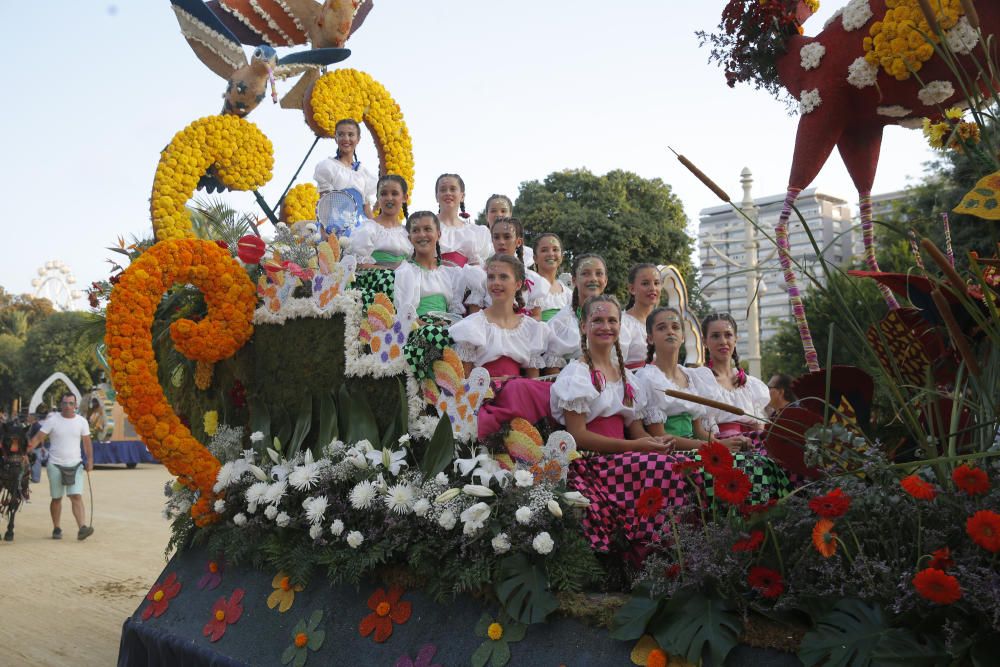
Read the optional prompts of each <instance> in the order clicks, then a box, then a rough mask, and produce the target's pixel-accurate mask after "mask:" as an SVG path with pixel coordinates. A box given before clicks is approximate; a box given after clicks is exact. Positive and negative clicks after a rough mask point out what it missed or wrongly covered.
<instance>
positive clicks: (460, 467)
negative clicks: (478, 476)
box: [454, 452, 490, 476]
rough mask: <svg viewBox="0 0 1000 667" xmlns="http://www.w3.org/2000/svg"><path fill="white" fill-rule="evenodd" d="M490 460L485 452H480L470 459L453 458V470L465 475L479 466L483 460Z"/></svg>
mask: <svg viewBox="0 0 1000 667" xmlns="http://www.w3.org/2000/svg"><path fill="white" fill-rule="evenodd" d="M489 460H490V455H489V454H487V453H486V452H481V453H479V454H477V455H475V456H473V457H472V458H471V459H455V467H454V470H456V471H457V472H459V473H460V474H461V475H463V476H465V475H468V474H470V473H471V472H472V471H473V470H475V469H476V468H477V467H479V466H480V465H481V464H482V463H484V462H485V461H489Z"/></svg>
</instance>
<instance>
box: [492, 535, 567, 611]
mask: <svg viewBox="0 0 1000 667" xmlns="http://www.w3.org/2000/svg"><path fill="white" fill-rule="evenodd" d="M497 578H498V580H499V583H497V585H496V593H497V597H498V598H500V604H502V605H503V608H504V610H505V611H506V612H507V613H508V614H509V615H510V617H511V618H513V619H514V620H515V621H518V622H520V623H525V624H527V625H530V624H532V623H541V622H542V621H544V620H545V617H546V616H548V615H549V614H551V613H552V612H554V611H555V610H556V609H558V608H559V601H558V600H556V596H555V595H553V594H552V593H550V592H549V590H548V586H549V580H548V577H546V576H545V570H544V569H543V568H542V567H541V566H540V565H537V564H535V563H532V562H531V561H530V560H528V557H527V556H526V555H525V554H520V553H519V554H514V555H513V556H508V557H507V558H504V559H503V560H502V561H500V572H499V574H498V577H497Z"/></svg>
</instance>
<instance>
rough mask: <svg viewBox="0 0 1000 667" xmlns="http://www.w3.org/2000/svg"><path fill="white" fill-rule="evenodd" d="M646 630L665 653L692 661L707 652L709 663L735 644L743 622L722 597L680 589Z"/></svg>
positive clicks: (718, 662) (719, 660)
mask: <svg viewBox="0 0 1000 667" xmlns="http://www.w3.org/2000/svg"><path fill="white" fill-rule="evenodd" d="M649 630H650V632H651V633H652V634H653V636H654V637H655V638H656V641H657V642H658V643H659V644H660V646H662V647H663V648H664V650H666V651H668V652H669V653H672V654H676V655H683V656H685V657H686V658H687V659H688V660H690V661H692V662H698V661H699V660H701V659H702V657H703V656H704V655H705V654H707V655H708V656H709V657H710V658H711V664H713V665H721V664H723V662H724V661H725V659H726V656H727V655H728V654H729V652H730V651H731V650H733V648H735V646H736V645H737V644H738V643H739V636H740V632H742V630H743V623H742V621H741V620H740V617H739V615H738V614H737V613H736V612H735V611H734V609H733V606H732V605H731V604H730V603H729V602H727V601H726V600H723V599H720V598H718V597H716V596H714V595H708V594H704V593H700V592H697V591H682V592H680V593H678V594H676V595H674V596H673V597H672V598H670V600H668V601H667V603H666V604H665V605H664V606H663V611H662V613H660V614H657V615H656V617H655V618H654V619H653V621H652V623H650V625H649ZM809 664H813V663H809Z"/></svg>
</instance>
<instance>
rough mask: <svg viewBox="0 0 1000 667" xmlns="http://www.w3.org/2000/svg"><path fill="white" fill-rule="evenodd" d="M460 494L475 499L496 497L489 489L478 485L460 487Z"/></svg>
mask: <svg viewBox="0 0 1000 667" xmlns="http://www.w3.org/2000/svg"><path fill="white" fill-rule="evenodd" d="M462 493H464V494H465V495H467V496H475V497H476V498H489V497H490V496H495V495H496V494H495V493H493V490H492V489H491V488H489V487H488V486H482V485H480V484H466V485H465V486H463V487H462Z"/></svg>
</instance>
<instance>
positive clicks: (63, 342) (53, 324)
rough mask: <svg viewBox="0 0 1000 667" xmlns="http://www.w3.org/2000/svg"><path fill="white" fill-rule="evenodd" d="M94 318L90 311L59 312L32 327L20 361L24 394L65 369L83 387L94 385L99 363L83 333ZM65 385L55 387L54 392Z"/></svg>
mask: <svg viewBox="0 0 1000 667" xmlns="http://www.w3.org/2000/svg"><path fill="white" fill-rule="evenodd" d="M92 322H93V317H92V316H91V315H89V314H87V313H80V312H69V313H56V314H54V315H51V316H49V317H47V318H45V319H44V320H43V321H42V322H41V323H39V324H38V325H36V326H33V327H32V328H31V330H30V331H29V332H28V337H27V340H26V341H25V343H24V347H23V348H22V353H21V361H20V368H21V373H20V376H21V377H20V389H21V391H22V393H23V395H30V394H31V393H32V392H34V391H35V389H36V388H37V387H38V385H40V384H41V383H42V382H43V381H44V380H45V379H46V378H47V377H49V376H50V375H52V374H53V373H54V372H56V371H62V372H63V373H65V374H66V375H67V376H68V377H69V379H70V380H72V381H73V382H74V383H75V384H76V386H77V387H78V388H80V390H81V391H85V390H87V389H89V388H90V387H91V385H93V383H94V380H95V379H97V378H98V377H99V367H98V364H97V359H96V358H95V357H94V350H93V346H92V345H90V344H88V342H87V341H86V340H85V339H84V336H83V333H84V332H85V331H86V330H87V329H88V327H90V326H92ZM61 389H62V388H61V387H60V388H54V389H52V393H53V394H54V393H56V392H57V391H61Z"/></svg>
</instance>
